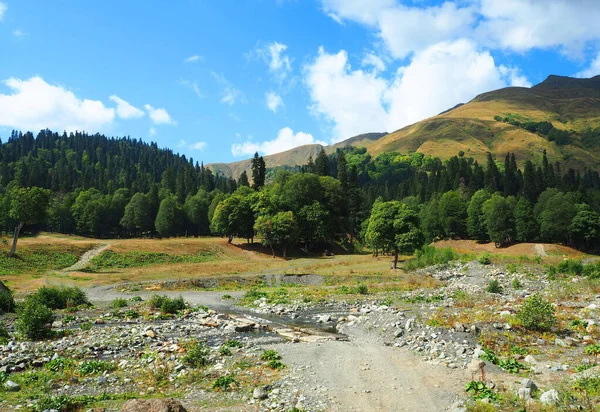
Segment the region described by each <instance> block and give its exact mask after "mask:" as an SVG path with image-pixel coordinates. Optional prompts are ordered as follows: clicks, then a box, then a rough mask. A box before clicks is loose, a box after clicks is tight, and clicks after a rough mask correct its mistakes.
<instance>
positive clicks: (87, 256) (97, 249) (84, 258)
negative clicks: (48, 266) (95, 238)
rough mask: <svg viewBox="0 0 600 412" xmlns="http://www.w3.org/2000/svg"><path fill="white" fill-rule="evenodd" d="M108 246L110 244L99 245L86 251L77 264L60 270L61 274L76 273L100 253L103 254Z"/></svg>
mask: <svg viewBox="0 0 600 412" xmlns="http://www.w3.org/2000/svg"><path fill="white" fill-rule="evenodd" d="M109 246H110V244H107V245H100V246H98V247H95V248H94V249H90V250H88V251H87V252H85V253H84V254H83V255H82V256H81V257H80V258H79V260H78V261H77V263H75V264H74V265H73V266H69V267H68V268H65V269H63V270H61V272H76V271H78V270H81V269H83V268H84V267H86V266H87V265H88V263H90V260H92V259H93V258H95V257H96V256H98V255H99V254H100V253H102V252H104V251H105V250H106V249H107V248H108V247H109Z"/></svg>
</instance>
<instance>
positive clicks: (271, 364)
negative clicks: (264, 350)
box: [267, 360, 285, 370]
mask: <svg viewBox="0 0 600 412" xmlns="http://www.w3.org/2000/svg"><path fill="white" fill-rule="evenodd" d="M267 366H268V367H269V368H271V369H274V370H280V369H284V368H285V365H284V364H283V363H282V362H281V361H279V360H270V361H269V362H267Z"/></svg>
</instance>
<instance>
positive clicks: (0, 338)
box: [0, 326, 10, 345]
mask: <svg viewBox="0 0 600 412" xmlns="http://www.w3.org/2000/svg"><path fill="white" fill-rule="evenodd" d="M8 341H10V334H9V333H8V331H7V330H6V329H4V326H0V345H6V344H7V343H8Z"/></svg>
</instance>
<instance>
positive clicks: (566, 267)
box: [556, 259, 583, 276]
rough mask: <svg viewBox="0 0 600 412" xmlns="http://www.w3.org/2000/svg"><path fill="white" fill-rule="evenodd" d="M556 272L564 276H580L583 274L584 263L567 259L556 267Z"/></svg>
mask: <svg viewBox="0 0 600 412" xmlns="http://www.w3.org/2000/svg"><path fill="white" fill-rule="evenodd" d="M556 270H557V271H558V273H562V274H564V275H575V276H579V275H581V273H582V272H583V263H581V260H575V259H565V260H562V261H561V262H560V263H559V264H558V265H556Z"/></svg>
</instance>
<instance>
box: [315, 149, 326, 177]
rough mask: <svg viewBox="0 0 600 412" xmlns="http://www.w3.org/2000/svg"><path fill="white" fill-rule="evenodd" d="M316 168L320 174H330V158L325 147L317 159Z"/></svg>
mask: <svg viewBox="0 0 600 412" xmlns="http://www.w3.org/2000/svg"><path fill="white" fill-rule="evenodd" d="M315 170H316V172H317V174H318V175H319V176H329V159H328V158H327V154H326V153H325V149H323V148H321V151H320V152H319V154H318V155H317V159H316V160H315Z"/></svg>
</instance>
